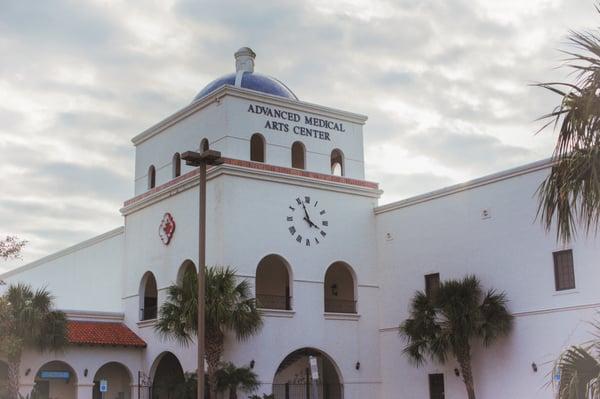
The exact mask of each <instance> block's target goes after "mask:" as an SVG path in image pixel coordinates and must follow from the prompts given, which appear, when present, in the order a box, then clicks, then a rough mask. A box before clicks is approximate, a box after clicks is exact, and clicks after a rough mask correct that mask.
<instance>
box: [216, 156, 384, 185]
mask: <svg viewBox="0 0 600 399" xmlns="http://www.w3.org/2000/svg"><path fill="white" fill-rule="evenodd" d="M224 159H225V163H226V164H228V165H234V166H242V167H244V168H251V169H259V170H266V171H269V172H275V173H284V174H286V175H292V176H303V177H309V178H311V179H318V180H325V181H331V182H335V183H342V184H350V185H353V186H361V187H366V188H372V189H375V190H376V189H378V188H379V185H378V184H377V183H374V182H370V181H366V180H359V179H351V178H349V177H342V176H335V175H327V174H324V173H317V172H308V171H306V170H303V169H294V168H286V167H284V166H275V165H269V164H266V163H262V162H252V161H243V160H241V159H232V158H224Z"/></svg>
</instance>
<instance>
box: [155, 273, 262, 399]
mask: <svg viewBox="0 0 600 399" xmlns="http://www.w3.org/2000/svg"><path fill="white" fill-rule="evenodd" d="M205 283H206V308H205V312H206V315H205V317H206V319H205V323H206V324H205V326H206V327H205V329H206V333H205V338H204V339H205V340H204V344H205V348H206V362H207V364H208V383H209V387H210V397H211V399H214V398H216V395H217V376H216V373H217V370H218V367H219V363H220V361H221V355H222V354H223V347H224V343H225V333H226V332H228V331H230V332H233V333H234V334H235V336H236V338H237V339H238V340H240V341H242V340H245V339H247V338H249V337H251V336H252V335H254V334H256V333H257V332H258V331H259V330H260V328H261V327H262V318H261V315H260V313H259V312H258V310H257V308H256V300H255V299H254V298H252V297H251V290H250V284H249V283H248V281H246V280H244V281H241V282H238V281H237V279H236V277H235V270H233V269H231V268H229V267H225V268H224V267H210V268H208V269H207V271H206V282H205ZM197 284H198V283H197V279H196V274H195V272H194V270H192V269H190V270H188V271H186V273H185V275H184V277H183V282H182V284H181V286H179V285H172V286H170V287H169V288H168V289H167V301H166V302H165V303H164V304H163V305H162V306H161V308H160V314H159V318H158V322H157V324H156V326H155V328H156V330H157V331H158V332H159V333H160V334H161V335H162V336H164V337H169V338H173V339H175V340H177V341H179V342H180V343H181V344H183V345H189V344H191V343H192V342H193V340H194V338H195V337H196V335H197V326H198V323H197V320H198V312H197V309H198V290H197V287H198V285H197Z"/></svg>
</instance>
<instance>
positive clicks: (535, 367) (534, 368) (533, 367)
mask: <svg viewBox="0 0 600 399" xmlns="http://www.w3.org/2000/svg"><path fill="white" fill-rule="evenodd" d="M531 369H532V370H533V372H534V373H537V370H538V367H537V364H535V362H533V363H531Z"/></svg>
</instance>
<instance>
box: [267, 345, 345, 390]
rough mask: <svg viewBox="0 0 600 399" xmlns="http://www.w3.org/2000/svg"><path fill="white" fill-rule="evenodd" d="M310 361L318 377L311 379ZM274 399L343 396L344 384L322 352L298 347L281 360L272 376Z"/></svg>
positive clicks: (328, 358)
mask: <svg viewBox="0 0 600 399" xmlns="http://www.w3.org/2000/svg"><path fill="white" fill-rule="evenodd" d="M311 362H312V363H316V366H317V371H318V376H319V377H318V378H316V379H313V377H312V372H311ZM273 397H274V399H289V398H311V399H342V398H343V397H344V386H343V385H342V376H341V374H340V372H339V368H338V367H337V365H336V364H335V362H334V361H333V359H331V357H330V356H328V355H327V354H326V353H324V352H323V351H320V350H318V349H313V348H302V349H298V350H296V351H294V352H292V353H290V354H289V355H287V356H286V357H285V359H283V361H282V362H281V364H280V365H279V367H278V368H277V372H276V373H275V378H274V379H273Z"/></svg>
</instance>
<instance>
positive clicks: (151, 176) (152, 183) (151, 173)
mask: <svg viewBox="0 0 600 399" xmlns="http://www.w3.org/2000/svg"><path fill="white" fill-rule="evenodd" d="M154 187H156V169H154V165H150V167H149V168H148V190H150V189H153V188H154Z"/></svg>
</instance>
